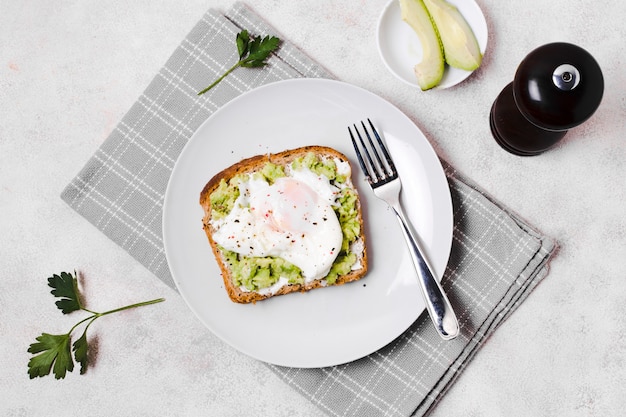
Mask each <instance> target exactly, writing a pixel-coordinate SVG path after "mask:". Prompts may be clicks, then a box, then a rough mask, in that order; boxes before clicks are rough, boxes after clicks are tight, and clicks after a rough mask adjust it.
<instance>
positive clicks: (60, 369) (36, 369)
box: [28, 272, 164, 379]
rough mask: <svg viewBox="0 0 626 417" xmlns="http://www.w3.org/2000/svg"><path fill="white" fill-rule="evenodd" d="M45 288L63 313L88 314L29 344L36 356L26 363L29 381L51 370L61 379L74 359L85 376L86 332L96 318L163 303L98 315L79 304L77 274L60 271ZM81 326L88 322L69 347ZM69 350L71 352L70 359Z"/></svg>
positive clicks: (143, 303)
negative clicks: (57, 332)
mask: <svg viewBox="0 0 626 417" xmlns="http://www.w3.org/2000/svg"><path fill="white" fill-rule="evenodd" d="M48 285H49V286H50V287H52V288H53V290H52V291H51V293H52V295H54V296H55V297H58V298H61V299H60V300H58V301H57V302H56V303H55V304H56V306H57V307H58V308H59V310H61V312H62V313H63V314H69V313H72V312H74V311H77V310H82V311H85V312H87V313H89V314H90V315H89V316H87V317H85V318H84V319H82V320H80V321H79V322H78V323H76V324H75V325H74V326H73V327H72V328H71V329H70V331H69V332H67V333H65V334H50V333H42V334H41V336H39V337H37V338H36V339H35V340H36V342H35V343H32V344H31V345H30V346H29V348H28V352H29V353H33V354H38V355H35V356H33V357H32V358H30V360H29V361H28V375H29V376H30V378H31V379H33V378H37V377H44V376H46V375H49V374H50V371H52V372H53V373H54V377H55V378H56V379H63V378H65V375H66V373H67V372H72V371H73V370H74V360H76V362H77V363H79V364H80V373H81V374H84V373H85V372H86V371H87V367H88V366H89V342H88V339H87V329H88V328H89V326H91V324H92V323H93V322H94V321H95V320H96V319H97V318H99V317H102V316H106V315H107V314H112V313H117V312H119V311H123V310H128V309H131V308H135V307H141V306H146V305H149V304H155V303H160V302H161V301H164V299H163V298H158V299H156V300H150V301H144V302H141V303H136V304H131V305H127V306H124V307H119V308H116V309H113V310H108V311H105V312H103V313H98V312H95V311H91V310H88V309H86V308H85V307H84V306H83V305H82V303H81V302H80V292H79V290H78V280H77V278H76V272H74V275H72V274H69V273H67V272H61V274H59V275H56V274H55V275H53V276H52V277H50V278H48ZM83 323H87V324H86V325H85V327H84V330H83V334H82V335H81V336H80V337H79V338H78V339H77V340H76V341H75V342H74V343H73V344H72V332H73V331H74V330H75V329H76V328H77V327H79V326H80V325H81V324H83ZM72 351H73V352H74V357H73V358H72Z"/></svg>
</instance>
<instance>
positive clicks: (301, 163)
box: [210, 152, 360, 291]
mask: <svg viewBox="0 0 626 417" xmlns="http://www.w3.org/2000/svg"><path fill="white" fill-rule="evenodd" d="M291 169H292V170H294V171H297V170H302V169H308V170H310V171H312V172H314V173H315V174H317V175H324V176H325V177H327V178H328V179H329V180H330V183H331V185H334V186H336V187H337V188H338V189H339V192H338V194H337V198H336V202H335V205H334V206H333V209H334V211H335V214H336V215H337V218H338V219H339V224H340V226H341V230H342V232H343V241H342V247H341V251H340V252H339V254H338V255H337V258H336V259H335V261H334V263H333V265H332V267H331V269H330V272H329V273H328V275H327V276H326V277H325V278H324V279H325V280H326V283H327V284H329V285H332V284H335V282H336V281H337V278H338V277H339V276H340V275H345V274H347V273H349V272H350V270H351V268H352V266H353V265H354V264H355V263H356V262H357V255H356V254H355V253H352V252H351V251H350V245H351V244H352V242H354V241H355V240H356V239H357V237H358V236H359V234H360V223H359V219H358V211H357V205H356V203H357V195H356V192H355V190H354V189H352V188H349V187H347V186H346V184H345V183H346V180H347V178H346V176H345V175H342V174H339V173H338V172H337V165H336V163H335V161H334V160H333V159H330V158H324V159H323V158H320V157H319V156H317V155H316V154H315V153H313V152H310V153H308V154H306V155H305V156H303V157H300V158H297V159H295V160H294V161H293V162H292V164H291ZM247 175H248V174H240V175H237V176H235V177H233V178H231V179H230V180H229V181H226V180H224V179H222V180H221V182H220V184H219V186H218V188H217V189H216V190H215V191H214V192H213V193H212V194H211V196H210V199H211V207H212V210H213V211H212V214H211V216H212V218H213V219H215V220H219V219H222V218H224V217H226V216H227V215H228V213H229V212H230V211H231V210H232V208H233V206H234V204H235V201H236V200H237V198H238V197H239V182H240V181H241V180H242V179H245V178H246V176H247ZM253 175H254V176H255V178H256V179H264V180H265V181H267V182H268V183H269V184H272V183H273V182H274V181H275V180H276V179H277V178H279V177H284V176H286V173H285V170H284V168H283V167H282V166H280V165H276V164H273V163H271V162H268V163H266V164H265V166H263V168H262V169H261V170H260V171H258V172H255V173H254V174H253ZM219 249H220V251H222V253H223V255H224V257H225V258H226V260H227V262H228V264H229V266H230V268H231V271H232V277H233V281H234V284H235V285H236V286H238V287H245V288H246V289H247V290H249V291H258V290H261V289H264V288H269V287H271V286H272V285H274V284H275V283H276V282H278V280H279V279H280V278H281V277H283V278H285V279H287V282H288V283H289V284H303V283H304V277H303V276H302V271H301V270H300V268H298V267H297V266H296V265H293V264H291V263H290V262H287V261H286V260H284V259H282V258H278V257H262V258H260V257H248V256H243V255H241V254H239V253H236V252H233V251H229V250H226V249H224V248H223V247H219Z"/></svg>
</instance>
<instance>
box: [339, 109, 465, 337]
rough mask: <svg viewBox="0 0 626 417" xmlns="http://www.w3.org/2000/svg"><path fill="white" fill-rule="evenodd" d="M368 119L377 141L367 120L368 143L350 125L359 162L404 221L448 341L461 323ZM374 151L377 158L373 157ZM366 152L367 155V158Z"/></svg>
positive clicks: (429, 306) (428, 299)
mask: <svg viewBox="0 0 626 417" xmlns="http://www.w3.org/2000/svg"><path fill="white" fill-rule="evenodd" d="M367 121H368V123H369V126H370V128H371V131H372V133H373V134H374V137H375V138H376V143H374V141H373V140H372V137H371V136H370V132H369V130H368V128H367V126H366V125H365V123H364V122H361V126H362V130H363V132H364V133H365V134H364V136H365V137H366V138H367V143H366V141H365V140H364V139H363V136H361V133H360V132H359V129H358V128H357V126H356V125H353V126H354V131H355V133H356V137H357V138H358V142H359V143H357V139H356V138H355V135H354V134H353V133H352V129H351V128H350V127H349V126H348V131H349V132H350V138H351V139H352V146H354V150H355V151H356V156H357V159H358V161H359V165H360V166H361V169H362V170H363V173H364V174H365V176H366V177H367V181H368V182H369V184H370V186H371V187H372V190H373V192H374V195H375V196H376V197H378V198H380V199H381V200H383V201H385V202H386V203H387V204H389V206H390V207H391V208H392V209H393V211H394V213H395V214H396V216H397V218H398V221H399V222H400V226H401V227H402V232H403V234H404V238H405V239H406V243H407V245H408V247H409V250H410V252H411V258H412V259H413V266H414V267H415V271H416V272H417V276H418V281H419V283H420V288H421V289H422V295H423V296H424V302H425V303H426V310H428V314H429V315H430V318H431V320H432V322H433V324H434V325H435V328H436V329H437V331H438V332H439V335H440V336H441V337H442V338H443V339H444V340H450V339H453V338H455V337H456V336H457V335H458V334H459V323H458V321H457V318H456V315H455V314H454V311H453V310H452V306H451V305H450V301H449V300H448V297H447V296H446V294H445V292H444V291H443V289H442V288H441V285H440V284H439V281H438V280H437V279H435V277H434V274H433V272H432V268H431V267H430V265H429V263H428V261H427V259H426V257H425V256H424V253H425V252H424V250H423V249H422V247H421V245H420V243H419V239H417V234H416V232H415V231H414V230H413V227H412V226H411V223H410V222H409V221H408V220H407V217H406V215H405V213H404V210H403V209H402V205H401V204H400V190H401V189H402V183H401V182H400V177H398V171H397V170H396V167H395V164H394V163H393V160H392V159H391V156H390V155H389V152H388V151H387V148H386V147H385V145H384V143H383V141H382V140H381V138H380V135H379V134H378V132H377V131H376V128H375V127H374V125H373V124H372V122H371V120H370V119H367ZM359 144H360V148H361V149H362V150H363V153H361V150H360V149H359ZM378 149H380V151H381V152H382V155H383V158H384V159H383V158H381V155H380V152H379V151H378ZM372 154H373V155H374V158H372ZM363 155H365V158H364V157H363Z"/></svg>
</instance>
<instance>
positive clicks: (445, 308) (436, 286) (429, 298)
mask: <svg viewBox="0 0 626 417" xmlns="http://www.w3.org/2000/svg"><path fill="white" fill-rule="evenodd" d="M393 209H394V212H395V213H396V216H397V217H398V220H399V221H400V225H401V226H402V227H401V228H402V233H403V234H404V238H405V239H406V242H407V245H408V246H409V251H410V252H411V259H412V260H413V266H414V267H415V271H416V272H417V276H418V281H419V284H420V287H421V289H422V295H423V296H424V302H425V303H426V310H427V311H428V315H429V316H430V318H431V320H432V322H433V324H434V325H435V328H436V329H437V332H438V333H439V335H440V336H441V338H442V339H444V340H450V339H454V338H455V337H457V336H458V334H459V322H458V320H457V318H456V315H455V313H454V310H453V309H452V305H451V304H450V300H448V297H447V296H446V293H445V292H444V291H443V288H441V284H440V283H439V281H438V280H437V279H435V276H434V274H433V272H432V268H431V267H430V265H429V264H428V261H427V260H426V258H425V256H424V251H423V250H422V248H421V246H420V244H419V241H418V240H417V238H416V234H415V232H414V231H413V229H412V228H411V226H410V223H409V222H408V221H407V220H406V216H405V214H404V211H403V210H402V207H400V206H399V205H397V206H395V207H393Z"/></svg>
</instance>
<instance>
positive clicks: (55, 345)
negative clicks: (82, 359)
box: [28, 333, 74, 379]
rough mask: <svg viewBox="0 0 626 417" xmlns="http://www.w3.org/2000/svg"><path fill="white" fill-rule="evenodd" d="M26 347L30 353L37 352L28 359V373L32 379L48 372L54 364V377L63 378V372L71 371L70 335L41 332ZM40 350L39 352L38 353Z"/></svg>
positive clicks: (72, 367) (72, 363)
mask: <svg viewBox="0 0 626 417" xmlns="http://www.w3.org/2000/svg"><path fill="white" fill-rule="evenodd" d="M35 340H37V342H38V343H33V344H32V345H30V347H29V348H28V352H30V353H39V355H37V356H33V357H32V358H31V359H30V361H28V374H29V375H30V378H31V379H33V378H35V377H38V376H45V375H48V374H49V373H50V370H51V368H52V366H53V365H54V377H55V378H56V379H61V378H65V372H66V371H69V372H72V370H73V369H74V362H73V361H72V353H71V352H70V335H69V333H68V334H49V333H42V334H41V336H39V337H38V338H36V339H35ZM40 352H41V353H40Z"/></svg>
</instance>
